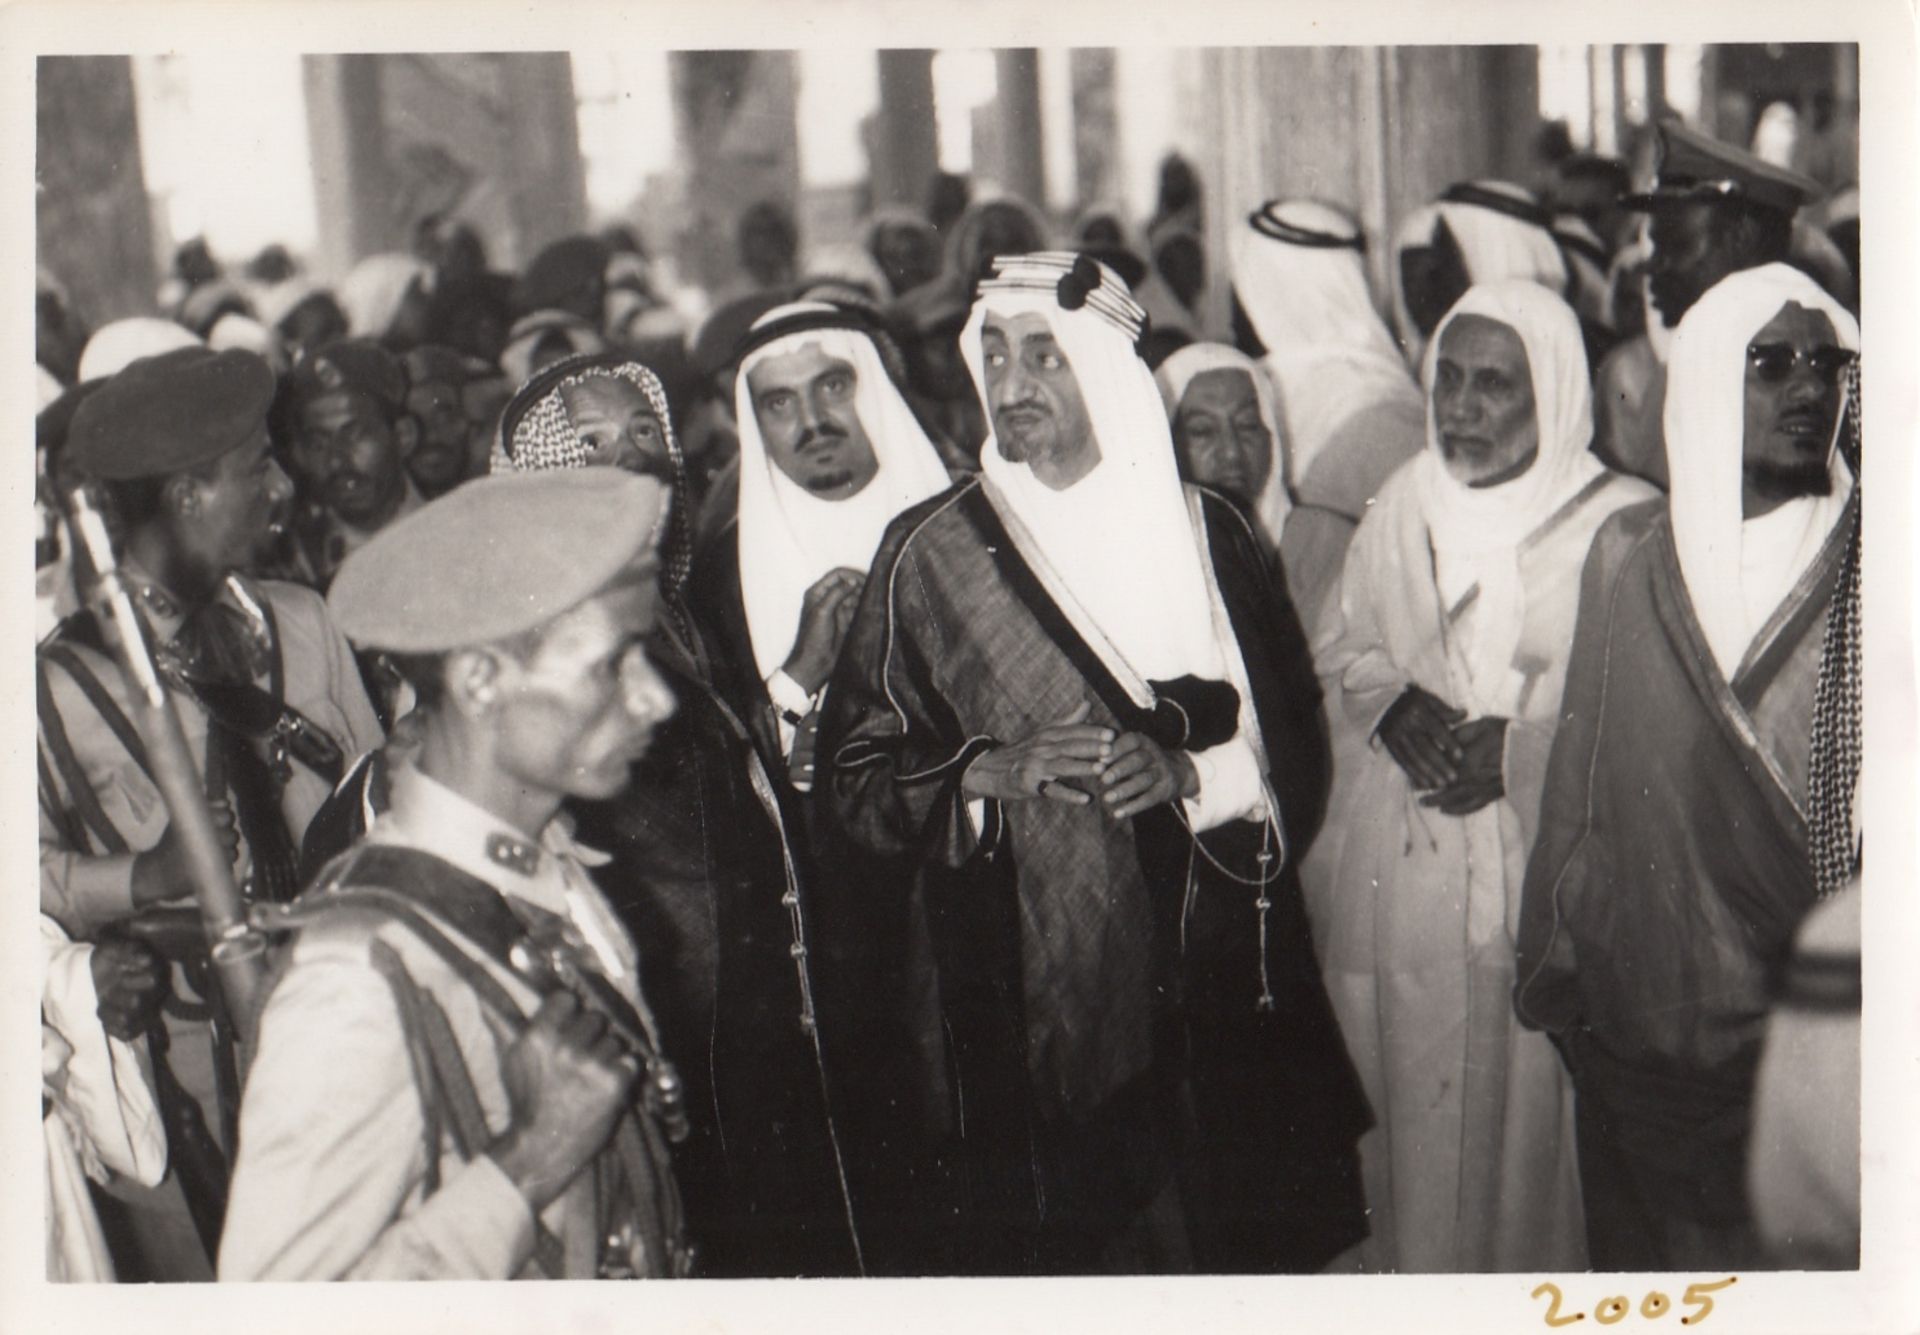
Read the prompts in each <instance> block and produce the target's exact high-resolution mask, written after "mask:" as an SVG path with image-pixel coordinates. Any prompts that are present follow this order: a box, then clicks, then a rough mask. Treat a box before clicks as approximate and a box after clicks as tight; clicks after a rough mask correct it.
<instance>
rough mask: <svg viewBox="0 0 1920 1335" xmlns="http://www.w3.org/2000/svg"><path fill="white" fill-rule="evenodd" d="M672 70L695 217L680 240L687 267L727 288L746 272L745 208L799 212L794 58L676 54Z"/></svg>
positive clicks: (696, 278)
mask: <svg viewBox="0 0 1920 1335" xmlns="http://www.w3.org/2000/svg"><path fill="white" fill-rule="evenodd" d="M668 68H669V71H670V76H669V77H670V81H671V83H672V91H673V119H674V137H675V140H676V146H677V149H678V154H677V157H678V174H679V175H680V177H681V179H682V180H683V181H684V182H685V183H686V202H687V208H686V213H685V221H684V223H683V225H682V227H681V229H680V232H679V233H678V235H677V236H676V237H675V239H674V241H675V244H674V249H675V253H676V255H677V257H678V261H679V271H680V272H681V273H682V274H683V275H685V276H686V277H687V278H688V279H689V280H691V281H693V282H695V283H698V284H700V285H702V286H704V287H705V288H706V289H707V290H708V291H709V292H719V291H720V290H722V289H723V288H725V287H726V286H727V285H728V284H729V283H730V282H732V281H733V279H734V278H735V277H736V275H737V274H738V273H739V271H740V262H739V258H738V256H737V254H736V253H735V248H734V224H735V222H736V221H737V220H738V219H739V217H740V215H741V213H742V212H744V211H745V210H746V209H747V208H748V207H749V206H751V205H753V204H757V203H759V202H760V201H762V200H772V201H774V202H776V203H779V204H783V205H785V206H786V207H787V208H788V209H789V210H793V211H794V212H795V216H796V217H797V216H798V200H799V196H800V136H799V131H798V129H797V128H796V127H795V124H794V109H795V102H796V95H797V86H796V80H795V71H794V60H793V56H792V54H791V53H790V52H785V51H676V52H674V53H672V55H671V56H670V57H669V62H668ZM804 243H805V242H804V238H803V239H802V245H803V248H804Z"/></svg>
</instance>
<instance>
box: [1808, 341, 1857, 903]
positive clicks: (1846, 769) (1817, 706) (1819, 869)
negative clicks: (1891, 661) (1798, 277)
mask: <svg viewBox="0 0 1920 1335" xmlns="http://www.w3.org/2000/svg"><path fill="white" fill-rule="evenodd" d="M1843 411H1844V414H1845V420H1844V421H1843V423H1842V424H1841V428H1840V452H1841V454H1842V456H1843V457H1844V458H1845V459H1846V461H1847V466H1848V467H1849V468H1851V469H1852V470H1853V476H1854V486H1855V495H1856V497H1857V496H1858V489H1859V480H1860V454H1861V450H1860V363H1859V361H1858V360H1857V359H1856V360H1855V361H1854V363H1853V365H1852V366H1850V367H1849V368H1848V369H1847V378H1846V404H1845V407H1844V409H1843ZM1852 508H1853V518H1852V520H1851V521H1850V522H1851V523H1852V525H1853V531H1852V532H1851V533H1850V534H1848V535H1847V550H1846V553H1845V555H1843V556H1842V557H1841V559H1840V582H1839V584H1838V585H1837V586H1836V587H1835V589H1834V591H1833V604H1832V606H1831V607H1830V608H1829V609H1828V611H1827V632H1826V638H1825V640H1824V641H1823V642H1822V644H1821V648H1820V677H1819V680H1818V682H1817V683H1816V684H1815V686H1814V693H1813V736H1812V740H1811V743H1810V745H1809V761H1808V781H1807V790H1808V801H1809V806H1810V808H1811V813H1810V817H1809V820H1808V825H1807V843H1808V848H1809V852H1810V853H1811V855H1812V858H1813V875H1814V883H1815V885H1816V886H1817V887H1818V889H1819V894H1820V898H1822V899H1825V898H1826V897H1827V896H1829V895H1831V894H1833V893H1834V892H1835V891H1836V890H1838V889H1840V888H1841V887H1842V886H1844V885H1845V884H1846V883H1847V882H1848V881H1849V880H1851V879H1852V878H1853V877H1854V875H1855V874H1856V873H1857V872H1858V870H1859V865H1860V843H1859V833H1858V827H1857V825H1856V822H1855V813H1854V790H1855V788H1856V786H1857V785H1858V783H1859V779H1860V754H1861V701H1860V503H1859V501H1858V500H1857V499H1856V500H1855V503H1854V505H1853V507H1852Z"/></svg>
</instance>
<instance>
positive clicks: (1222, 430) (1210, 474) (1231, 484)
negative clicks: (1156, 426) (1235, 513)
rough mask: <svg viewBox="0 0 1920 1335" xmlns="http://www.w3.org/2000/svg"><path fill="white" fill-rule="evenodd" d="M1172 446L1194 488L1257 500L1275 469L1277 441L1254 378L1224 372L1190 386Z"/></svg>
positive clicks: (1176, 420)
mask: <svg viewBox="0 0 1920 1335" xmlns="http://www.w3.org/2000/svg"><path fill="white" fill-rule="evenodd" d="M1173 443H1174V445H1175V446H1176V447H1178V449H1179V451H1180V462H1181V463H1182V464H1183V465H1184V466H1185V469H1186V474H1187V476H1188V477H1190V478H1192V479H1193V480H1194V481H1195V482H1198V483H1201V484H1202V485H1204V486H1209V487H1218V488H1219V489H1220V490H1222V491H1224V492H1228V493H1231V494H1232V495H1234V496H1237V497H1239V498H1240V499H1241V500H1243V501H1247V502H1252V501H1253V500H1255V499H1256V498H1257V497H1258V496H1259V495H1260V489H1261V487H1263V486H1264V485H1265V484H1266V481H1267V473H1268V472H1269V470H1270V469H1271V468H1272V466H1273V435H1272V433H1271V432H1269V431H1268V430H1267V424H1266V422H1265V420H1264V419H1262V418H1261V416H1260V398H1259V395H1257V394H1256V393H1255V392H1254V387H1253V377H1252V376H1251V375H1250V374H1248V373H1247V372H1245V371H1237V370H1234V369H1233V368H1232V367H1221V368H1219V369H1217V370H1212V371H1202V372H1201V373H1200V374H1199V375H1197V376H1195V377H1194V378H1193V379H1192V380H1190V381H1188V382H1187V390H1186V393H1184V394H1182V395H1181V396H1180V409H1179V411H1178V412H1177V413H1175V414H1174V419H1173Z"/></svg>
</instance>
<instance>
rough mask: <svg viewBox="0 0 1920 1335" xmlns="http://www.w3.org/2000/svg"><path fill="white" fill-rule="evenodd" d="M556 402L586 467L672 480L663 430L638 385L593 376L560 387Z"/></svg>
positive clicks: (609, 377)
mask: <svg viewBox="0 0 1920 1335" xmlns="http://www.w3.org/2000/svg"><path fill="white" fill-rule="evenodd" d="M560 401H561V402H562V403H564V404H565V405H566V408H567V420H569V421H570V422H572V423H573V433H574V435H576V436H578V437H579V438H580V440H581V442H582V443H583V444H584V445H585V446H586V447H587V462H588V463H589V464H606V465H609V466H611V467H614V468H624V469H626V470H627V471H628V472H632V473H647V474H650V475H651V476H653V477H659V478H666V477H671V476H672V472H673V469H672V464H671V462H670V460H669V459H668V457H667V435H666V431H665V430H664V429H663V428H662V427H661V424H660V419H659V417H657V416H655V414H654V411H653V403H652V401H651V400H649V399H648V398H647V395H646V391H644V390H642V389H641V388H640V386H638V385H636V384H634V383H633V382H632V381H631V380H627V379H625V378H623V377H621V376H611V375H597V376H594V377H592V378H591V379H588V380H583V381H581V382H580V383H579V384H577V385H563V386H561V389H560Z"/></svg>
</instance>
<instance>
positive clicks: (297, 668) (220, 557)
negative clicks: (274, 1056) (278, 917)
mask: <svg viewBox="0 0 1920 1335" xmlns="http://www.w3.org/2000/svg"><path fill="white" fill-rule="evenodd" d="M273 391H274V380H273V372H272V371H271V370H270V369H268V367H267V364H266V363H265V362H264V361H262V360H261V359H260V358H258V357H256V356H254V355H253V354H251V353H247V352H239V351H228V352H218V353H216V352H212V351H209V350H208V349H205V348H201V347H192V348H182V349H178V350H175V351H172V352H168V353H164V354H161V355H160V356H156V357H147V358H142V359H140V360H138V361H136V362H134V363H132V364H131V365H129V366H128V367H127V368H126V369H124V370H122V371H121V372H119V374H117V375H115V376H114V377H113V378H112V379H110V380H108V381H107V382H106V383H105V384H104V385H102V386H101V387H100V388H99V389H97V390H96V391H94V392H93V393H92V394H91V395H90V396H88V398H87V399H86V400H85V402H83V403H82V404H81V406H80V408H79V409H78V410H77V411H76V412H75V414H74V418H73V423H72V427H71V430H70V433H69V436H68V439H67V444H66V449H65V454H64V458H63V464H64V466H65V467H66V468H67V469H69V470H70V471H71V472H72V473H73V474H74V475H76V476H77V477H78V478H80V479H81V480H84V481H86V482H89V483H90V484H92V485H93V487H94V490H95V491H96V492H97V493H98V495H99V497H100V499H101V500H102V501H103V502H104V508H105V509H106V511H107V512H108V515H109V522H110V525H111V526H112V527H113V528H114V530H115V533H114V537H115V542H116V545H117V547H118V549H119V553H120V560H121V563H122V570H123V573H124V575H125V577H126V579H127V581H128V584H129V585H130V587H131V589H132V591H133V596H134V601H135V603H136V605H137V607H138V609H139V611H140V613H141V615H142V616H143V618H144V620H145V622H146V625H147V627H148V630H149V635H148V639H149V643H150V645H151V647H152V651H153V656H154V658H155V660H156V662H157V665H158V667H159V669H160V672H161V675H162V677H163V679H164V680H165V681H166V682H167V684H168V685H169V686H170V687H171V688H172V692H173V699H174V704H175V707H176V709H177V712H178V714H179V716H180V722H181V727H182V731H183V732H184V734H185V740H186V743H187V746H188V749H189V751H190V753H191V754H192V755H193V756H194V758H195V760H196V761H197V762H198V763H199V764H200V766H201V768H202V774H203V777H204V778H205V780H206V789H207V792H208V793H209V795H210V796H209V802H210V803H211V805H212V806H213V808H214V813H215V816H216V823H217V824H219V825H220V826H221V827H223V830H224V833H225V835H226V839H227V844H228V847H229V849H230V850H231V851H232V853H233V856H234V865H235V870H236V876H237V879H238V880H239V881H240V882H241V884H242V888H243V891H244V892H246V893H248V894H249V895H250V896H252V897H254V898H259V899H278V898H285V897H290V896H291V895H292V894H293V892H294V889H295V885H294V875H293V868H294V862H293V853H294V850H295V849H296V848H297V847H298V843H299V839H300V836H301V835H302V834H303V833H304V831H305V829H306V825H307V821H308V820H309V819H310V818H311V817H312V815H313V813H314V812H315V810H317V809H318V808H319V806H320V804H321V802H322V801H323V800H324V799H325V798H326V796H327V793H328V791H329V790H330V788H331V786H332V784H333V782H334V781H335V780H336V779H337V778H338V776H339V767H340V764H341V760H342V758H343V757H344V756H351V755H354V754H356V753H358V752H359V751H361V750H364V749H366V748H368V747H372V746H377V745H379V743H380V740H381V735H380V727H379V724H378V723H377V722H376V720H375V718H374V714H373V710H372V707H371V706H370V705H369V704H368V701H367V697H366V692H365V691H364V690H363V689H362V687H361V684H360V678H359V675H358V674H357V673H356V671H355V670H354V666H353V658H352V655H351V653H350V652H349V650H348V648H347V642H346V640H345V639H343V638H342V637H341V635H340V632H339V631H338V630H337V629H335V627H334V624H333V622H332V620H331V619H330V618H329V617H328V615H327V610H326V606H325V604H324V603H322V601H321V600H320V598H319V597H318V596H317V595H316V594H314V593H312V592H311V591H309V590H307V589H303V588H299V587H298V586H295V585H290V584H280V583H276V582H272V581H265V580H262V581H254V580H250V579H246V578H243V577H241V575H240V572H242V571H244V570H247V569H248V568H249V567H251V566H252V564H253V562H254V560H255V558H256V556H257V555H258V553H259V551H260V550H261V548H262V546H263V544H264V543H265V542H266V540H267V539H268V537H269V536H270V534H271V533H272V531H273V529H274V527H275V525H276V523H277V522H278V518H279V516H280V515H281V514H282V513H283V512H284V509H285V507H286V504H287V502H288V500H289V498H290V496H291V493H292V488H291V487H290V485H289V484H288V482H287V478H286V475H285V474H284V473H282V472H281V471H280V468H279V466H278V465H277V464H276V463H274V461H273V458H272V456H271V454H270V453H269V444H268V436H267V408H268V404H269V403H270V401H271V400H272V397H273ZM109 644H110V641H109V639H108V638H107V636H106V635H105V634H103V632H102V629H101V627H100V625H99V624H98V622H97V620H96V618H95V617H94V615H93V614H92V613H91V612H89V611H83V612H81V613H78V614H76V615H75V616H73V617H69V618H68V619H67V620H66V621H65V622H64V623H62V625H61V626H60V628H59V629H58V630H57V631H56V632H55V633H54V634H53V635H52V636H51V637H50V638H49V639H48V641H47V642H46V644H45V645H43V647H42V649H41V651H40V654H39V662H38V669H39V671H38V689H39V762H40V767H39V774H40V903H41V910H42V912H44V913H46V914H48V915H49V916H51V917H53V918H54V919H56V920H57V921H58V922H60V923H61V925H62V926H63V927H64V928H65V929H66V931H67V932H68V934H69V935H70V936H72V937H73V938H74V939H75V940H99V939H102V938H103V937H108V936H112V935H114V934H117V933H121V932H125V931H136V932H139V933H141V934H142V935H143V936H146V938H147V939H149V940H154V941H157V942H159V943H161V944H162V946H163V948H164V949H166V950H167V952H168V953H170V954H172V955H174V956H175V958H176V963H175V967H174V970H173V975H174V977H173V991H174V994H175V995H174V996H173V997H172V998H170V999H169V1001H168V1003H167V1005H166V1023H165V1025H164V1027H163V1028H161V1029H156V1030H155V1031H154V1032H153V1034H152V1038H153V1041H154V1051H155V1056H156V1059H157V1060H156V1077H157V1080H158V1085H159V1092H160V1095H161V1111H162V1113H163V1116H164V1117H165V1119H166V1121H167V1132H168V1141H169V1154H170V1157H171V1160H172V1164H173V1171H172V1172H171V1173H170V1175H169V1177H168V1179H167V1180H166V1181H165V1182H163V1183H162V1184H161V1186H160V1187H159V1188H157V1189H155V1190H153V1191H147V1190H143V1189H134V1188H127V1189H126V1190H124V1191H122V1190H121V1189H120V1188H119V1187H115V1188H112V1190H113V1191H114V1193H115V1194H116V1195H117V1196H118V1197H119V1198H120V1200H121V1201H122V1202H123V1203H124V1204H125V1206H126V1210H125V1214H126V1216H127V1219H128V1223H129V1226H130V1230H131V1232H132V1234H133V1235H134V1237H135V1238H136V1240H137V1243H138V1245H139V1247H140V1249H141V1252H142V1255H141V1256H140V1258H139V1260H138V1262H137V1264H136V1266H135V1269H136V1270H144V1271H145V1272H146V1273H145V1275H144V1276H143V1277H147V1278H155V1279H174V1278H179V1279H192V1278H201V1279H204V1278H208V1277H209V1276H210V1269H209V1266H208V1262H207V1257H206V1254H205V1252H206V1250H208V1249H210V1248H211V1247H212V1245H213V1241H214V1239H215V1237H216V1236H217V1233H218V1228H219V1219H220V1201H221V1197H222V1195H223V1193H224V1167H223V1158H224V1155H225V1153H226V1152H227V1151H228V1149H230V1145H229V1143H228V1142H229V1129H230V1128H229V1126H228V1123H229V1122H230V1119H231V1117H232V1115H233V1104H234V1101H235V1100H236V1099H237V1097H238V1090H237V1087H236V1084H237V1082H236V1081H235V1079H234V1072H233V1070H232V1069H231V1063H230V1054H226V1053H223V1052H222V1051H221V1050H220V1049H219V1048H217V1047H216V1046H215V1045H214V1043H213V1042H212V1036H213V1032H214V1031H213V1028H212V1026H213V1024H214V1021H215V1011H213V1010H212V1009H210V1007H214V1006H217V1005H218V997H217V996H215V995H214V994H213V991H212V989H211V987H210V984H209V976H208V973H207V969H206V962H205V954H204V935H203V933H202V929H201V927H200V922H199V916H198V913H197V911H196V910H195V909H194V908H193V907H192V902H191V901H192V896H193V893H194V887H193V884H192V882H191V880H190V878H189V875H188V872H187V862H186V859H185V857H184V855H183V850H182V849H181V847H180V844H179V842H178V839H177V836H176V835H175V834H174V832H173V829H172V826H171V823H170V821H169V818H168V812H167V807H166V804H165V803H164V802H163V801H162V800H161V797H160V791H159V789H158V788H157V787H156V786H155V784H154V782H153V779H152V777H151V774H150V772H149V770H148V760H147V755H146V750H145V747H144V745H143V744H142V742H141V740H140V738H139V736H138V734H137V733H136V732H135V730H134V728H133V726H132V724H131V722H130V721H129V715H130V714H131V713H132V709H131V701H132V699H133V696H134V688H133V687H132V685H131V684H130V683H129V682H128V681H127V680H126V678H125V677H124V675H123V674H122V672H121V669H120V667H119V665H118V661H117V659H116V656H115V655H114V653H113V652H112V650H111V649H110V648H109Z"/></svg>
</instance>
